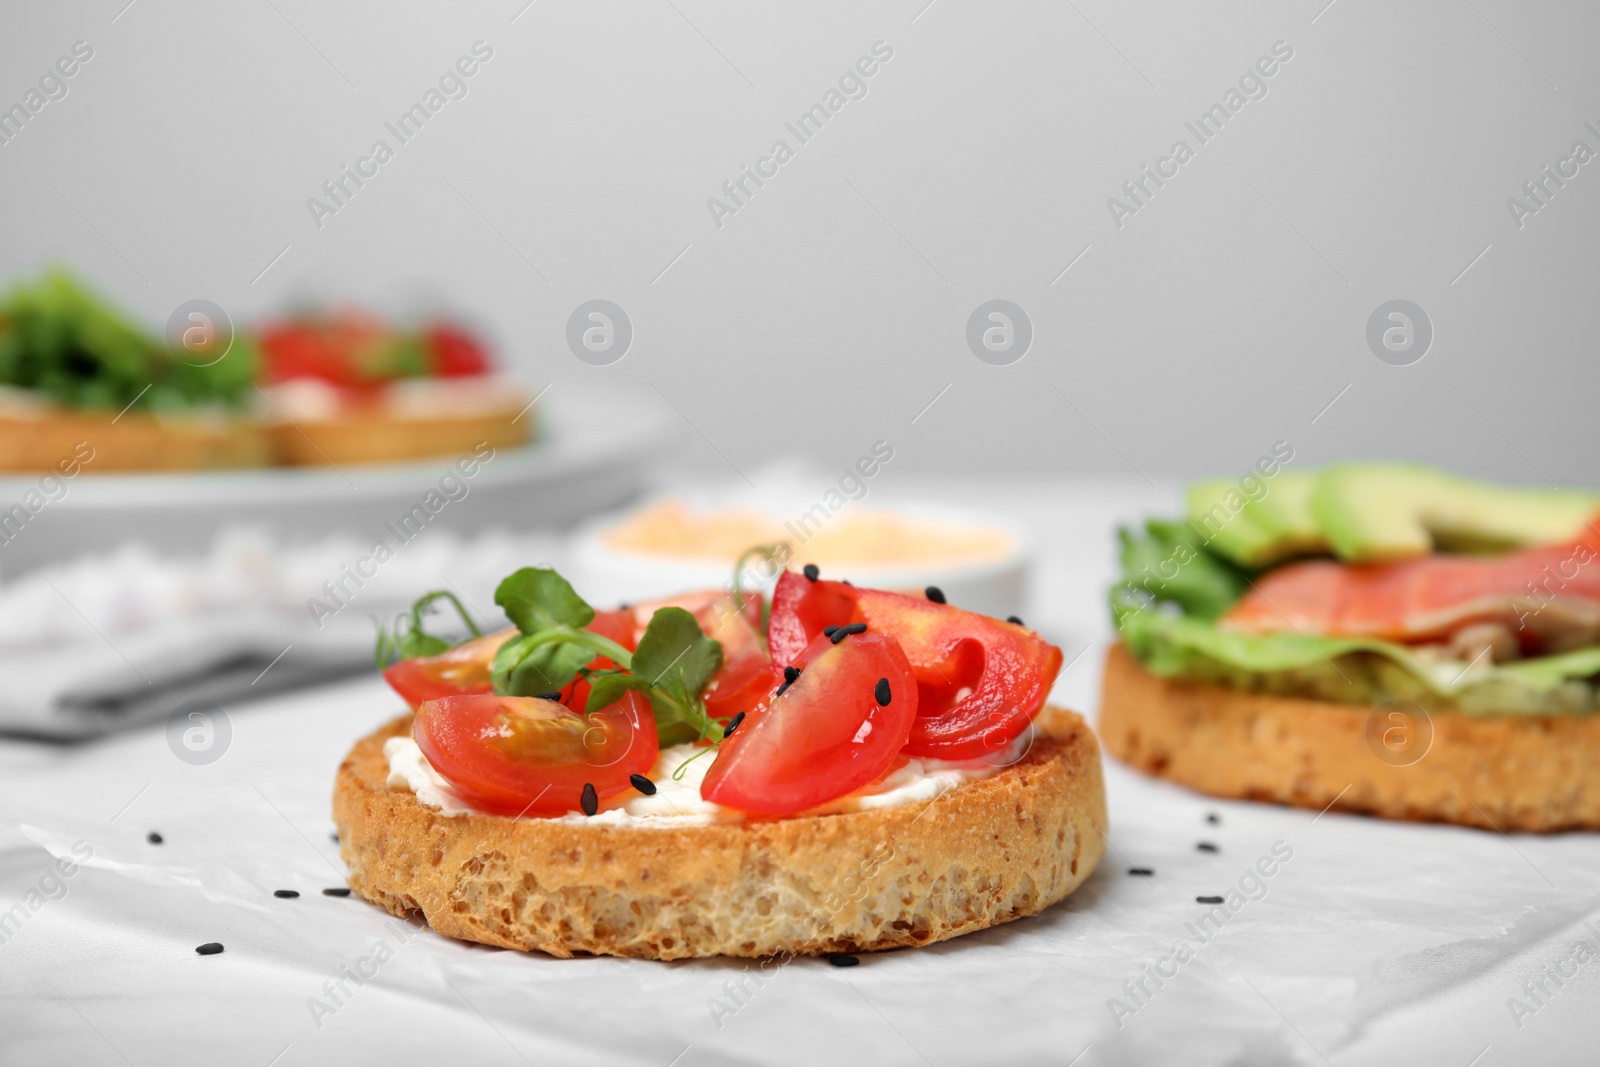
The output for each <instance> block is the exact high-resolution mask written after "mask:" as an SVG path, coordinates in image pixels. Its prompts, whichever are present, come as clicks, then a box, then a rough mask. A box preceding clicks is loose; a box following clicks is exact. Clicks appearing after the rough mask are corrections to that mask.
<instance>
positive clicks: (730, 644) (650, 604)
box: [590, 589, 783, 722]
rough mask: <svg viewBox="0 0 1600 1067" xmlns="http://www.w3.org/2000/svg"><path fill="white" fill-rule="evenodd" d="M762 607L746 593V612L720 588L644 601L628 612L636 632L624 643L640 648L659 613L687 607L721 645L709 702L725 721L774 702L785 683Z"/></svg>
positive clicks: (710, 709)
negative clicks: (764, 629)
mask: <svg viewBox="0 0 1600 1067" xmlns="http://www.w3.org/2000/svg"><path fill="white" fill-rule="evenodd" d="M761 603H762V600H761V595H760V594H759V593H746V594H744V607H743V608H742V609H741V608H739V607H738V606H737V605H736V604H735V602H734V599H733V596H732V594H730V593H728V592H726V591H725V590H721V589H705V590H700V591H699V592H694V593H684V594H682V595H680V596H675V597H669V598H666V599H663V600H647V601H641V602H640V603H637V604H633V605H631V606H630V607H629V609H628V611H629V612H631V613H632V618H633V626H634V632H633V636H632V637H631V638H630V639H629V640H627V641H623V644H626V645H627V646H628V647H629V648H636V647H638V644H639V638H641V637H643V636H644V631H645V627H647V626H649V625H650V618H651V616H653V615H654V614H655V613H656V611H657V610H658V609H660V608H665V607H676V608H683V609H684V610H685V611H687V612H689V613H690V614H692V615H693V616H694V617H695V621H696V622H698V623H699V624H700V631H701V632H702V633H704V634H705V635H706V636H707V637H709V638H711V639H712V640H714V641H716V642H718V643H719V644H721V645H722V667H721V669H720V670H718V671H717V673H716V674H714V675H712V677H711V681H710V682H708V683H707V684H706V690H705V701H706V712H707V714H709V715H710V716H711V717H712V718H713V719H718V720H721V721H723V722H726V721H727V720H729V719H731V718H733V717H734V716H735V715H737V714H739V713H740V712H741V711H744V712H748V711H751V710H752V709H754V708H755V707H757V706H758V705H759V704H760V703H761V702H762V701H763V700H766V699H767V698H769V697H771V696H772V692H773V690H774V689H776V688H777V687H778V685H779V683H781V682H782V681H783V672H782V671H780V670H778V669H777V668H776V667H774V666H773V665H772V661H771V660H770V659H769V658H768V656H767V646H766V642H765V641H763V640H762V639H761ZM590 629H593V627H592V626H591V627H590ZM607 636H611V635H609V634H608V635H607ZM618 640H620V639H618Z"/></svg>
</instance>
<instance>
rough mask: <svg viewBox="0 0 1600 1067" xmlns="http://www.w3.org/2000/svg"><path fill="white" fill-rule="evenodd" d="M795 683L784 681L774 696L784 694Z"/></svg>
mask: <svg viewBox="0 0 1600 1067" xmlns="http://www.w3.org/2000/svg"><path fill="white" fill-rule="evenodd" d="M793 684H794V683H793V682H784V683H783V684H782V685H780V686H778V691H777V692H775V693H773V694H772V695H773V697H774V698H777V697H781V696H783V694H785V693H787V692H788V691H789V687H790V686H791V685H793Z"/></svg>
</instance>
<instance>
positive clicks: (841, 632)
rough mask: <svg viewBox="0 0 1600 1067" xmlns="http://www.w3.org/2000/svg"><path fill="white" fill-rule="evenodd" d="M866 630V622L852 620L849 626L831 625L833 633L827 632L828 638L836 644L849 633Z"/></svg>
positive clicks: (864, 631) (859, 632) (858, 632)
mask: <svg viewBox="0 0 1600 1067" xmlns="http://www.w3.org/2000/svg"><path fill="white" fill-rule="evenodd" d="M824 632H825V633H826V631H824ZM866 632H867V624H866V623H864V622H853V623H851V624H850V625H849V626H835V627H833V633H831V634H828V640H830V641H832V642H833V643H834V644H836V645H837V644H838V643H839V642H840V641H843V640H844V639H845V638H847V637H849V636H850V635H851V634H864V633H866Z"/></svg>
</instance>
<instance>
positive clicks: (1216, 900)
mask: <svg viewBox="0 0 1600 1067" xmlns="http://www.w3.org/2000/svg"><path fill="white" fill-rule="evenodd" d="M1194 902H1195V903H1196V904H1221V903H1222V898H1221V897H1195V898H1194Z"/></svg>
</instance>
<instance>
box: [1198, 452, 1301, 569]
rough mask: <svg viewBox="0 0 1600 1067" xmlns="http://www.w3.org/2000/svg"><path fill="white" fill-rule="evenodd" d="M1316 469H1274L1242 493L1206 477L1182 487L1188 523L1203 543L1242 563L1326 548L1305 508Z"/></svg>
mask: <svg viewBox="0 0 1600 1067" xmlns="http://www.w3.org/2000/svg"><path fill="white" fill-rule="evenodd" d="M1316 481H1317V472H1316V471H1288V470H1282V471H1279V472H1278V473H1277V474H1275V475H1274V476H1273V477H1271V478H1262V479H1259V480H1258V481H1257V484H1256V487H1255V489H1254V495H1253V496H1252V495H1248V494H1247V489H1248V488H1249V487H1246V486H1244V485H1242V484H1241V483H1240V482H1239V481H1237V480H1233V479H1228V478H1207V479H1204V480H1202V481H1198V482H1195V483H1193V484H1191V485H1190V486H1189V488H1188V489H1187V490H1185V492H1184V503H1185V505H1186V506H1187V509H1188V519H1189V526H1190V528H1191V529H1193V530H1194V532H1195V534H1196V535H1197V536H1198V537H1199V538H1200V539H1201V540H1202V541H1204V542H1205V544H1206V547H1207V548H1209V549H1211V550H1212V551H1213V552H1216V553H1218V554H1220V555H1223V556H1226V557H1227V558H1228V559H1230V560H1232V561H1233V562H1235V563H1238V564H1240V565H1242V566H1245V567H1264V566H1266V565H1267V564H1269V563H1276V562H1277V561H1279V560H1281V559H1284V558H1286V557H1289V556H1298V555H1304V554H1306V553H1309V552H1325V551H1327V547H1328V542H1327V539H1326V538H1325V537H1324V536H1323V533H1322V529H1321V527H1320V526H1318V524H1317V520H1316V517H1315V516H1314V515H1313V514H1312V512H1311V492H1312V489H1313V487H1314V486H1315V485H1316Z"/></svg>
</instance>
